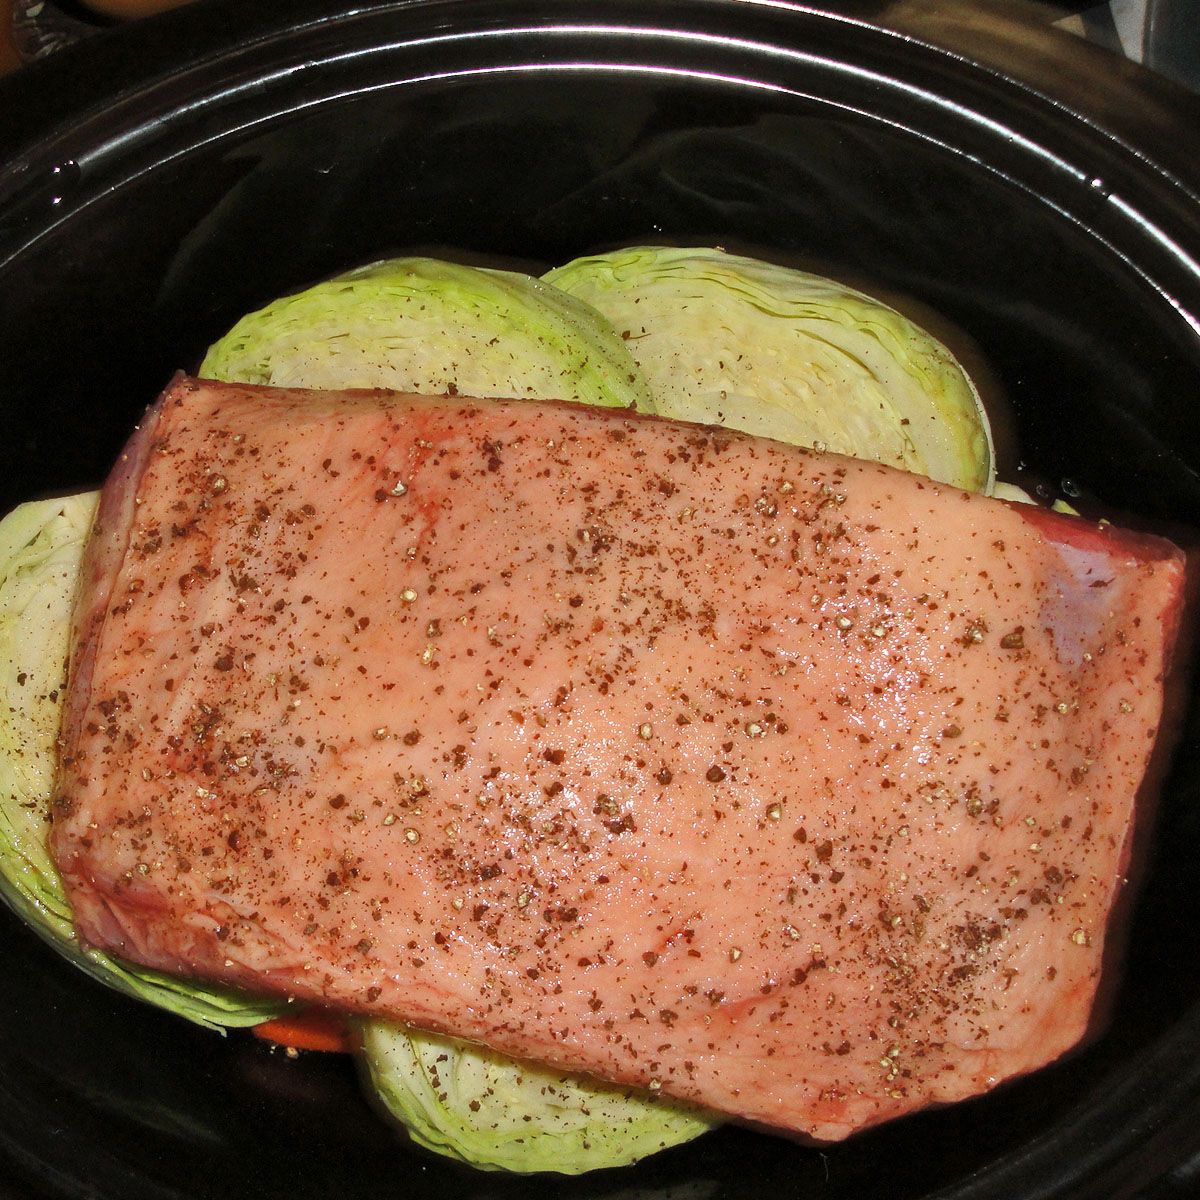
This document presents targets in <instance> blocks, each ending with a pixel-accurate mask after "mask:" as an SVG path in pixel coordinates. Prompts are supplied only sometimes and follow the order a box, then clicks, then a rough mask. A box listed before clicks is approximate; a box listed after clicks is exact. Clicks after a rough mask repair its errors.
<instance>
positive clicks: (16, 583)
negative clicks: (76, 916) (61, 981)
mask: <svg viewBox="0 0 1200 1200" xmlns="http://www.w3.org/2000/svg"><path fill="white" fill-rule="evenodd" d="M97 497H98V493H97V492H85V493H82V494H80V495H75V496H66V497H62V498H59V499H53V500H38V501H33V502H31V503H29V504H22V505H21V506H20V507H19V508H16V509H14V510H13V512H11V513H10V514H9V515H8V516H7V517H5V518H4V520H3V521H0V895H3V897H4V899H5V900H6V901H7V902H8V904H9V906H10V907H11V908H12V909H13V910H14V911H15V912H16V913H17V915H18V916H20V917H22V918H23V919H24V920H25V922H26V923H27V924H28V925H29V926H30V927H31V928H32V929H34V930H35V931H36V932H37V933H38V934H39V935H40V936H41V937H42V938H44V939H45V940H46V941H47V942H49V943H50V944H51V945H52V946H53V947H54V948H55V949H56V950H58V951H59V952H60V953H61V954H63V955H65V956H66V957H67V958H68V959H70V960H71V961H72V962H73V963H75V964H76V965H77V966H78V967H80V968H82V969H83V970H84V971H86V972H87V973H88V974H89V975H91V976H92V977H93V978H95V979H98V980H100V982H102V983H105V984H107V985H108V986H109V987H112V988H115V989H116V990H117V991H119V992H124V993H125V994H126V995H129V996H134V997H136V998H137V999H139V1000H145V1001H147V1002H148V1003H150V1004H155V1005H157V1006H158V1007H160V1008H166V1009H170V1010H171V1011H172V1012H174V1013H177V1014H178V1015H179V1016H182V1017H186V1018H187V1019H188V1020H190V1021H194V1022H196V1023H197V1024H199V1025H205V1026H209V1027H212V1028H224V1027H226V1026H241V1025H255V1024H257V1023H258V1022H260V1021H264V1020H266V1019H267V1018H268V1017H271V1016H277V1015H278V1014H279V1013H280V1011H281V1010H282V1009H283V1008H284V1007H285V1006H284V1005H283V1004H281V1003H280V1002H278V1001H271V1000H264V999H262V998H260V997H255V996H250V995H247V994H246V993H244V992H240V991H235V990H233V989H230V988H223V987H217V986H210V985H206V984H200V983H196V982H194V981H192V980H186V979H180V978H177V977H175V976H173V975H167V974H164V973H163V972H161V971H153V970H150V969H148V968H144V967H136V966H133V965H131V964H128V963H123V962H118V961H117V960H115V959H113V958H110V957H109V956H108V955H107V954H104V953H103V952H101V951H99V950H95V949H93V948H91V947H88V946H83V945H81V944H80V942H79V939H78V938H77V937H76V935H75V929H74V925H73V924H72V916H71V905H70V902H69V901H68V900H67V897H66V894H65V892H64V890H63V883H62V878H61V877H60V875H59V873H58V869H57V867H56V866H55V865H54V860H53V859H52V858H51V856H50V850H49V846H48V838H49V832H50V803H51V793H52V788H53V786H54V774H55V768H56V762H57V753H58V751H57V744H56V743H57V738H58V728H59V722H60V718H61V715H62V708H63V702H64V697H65V689H66V682H65V681H66V674H67V659H68V655H69V652H70V638H71V606H72V603H73V599H74V595H75V585H76V580H77V579H78V575H79V566H80V561H81V559H82V557H83V549H84V545H85V543H86V541H87V537H88V533H89V531H90V529H91V523H92V516H93V514H94V512H95V509H96V500H97Z"/></svg>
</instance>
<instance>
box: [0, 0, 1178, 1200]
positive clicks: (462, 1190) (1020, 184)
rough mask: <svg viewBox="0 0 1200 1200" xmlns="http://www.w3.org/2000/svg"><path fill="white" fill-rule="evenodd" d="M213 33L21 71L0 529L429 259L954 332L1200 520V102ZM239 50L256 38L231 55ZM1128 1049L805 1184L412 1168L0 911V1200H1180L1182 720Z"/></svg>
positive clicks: (827, 55)
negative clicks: (607, 265)
mask: <svg viewBox="0 0 1200 1200" xmlns="http://www.w3.org/2000/svg"><path fill="white" fill-rule="evenodd" d="M339 7H340V6H338V5H332V4H320V3H316V2H315V0H299V2H297V0H292V2H284V0H275V2H273V3H260V4H238V3H233V2H229V3H223V2H221V0H215V2H213V3H203V4H200V5H198V6H197V7H195V8H190V9H183V10H179V11H177V12H175V13H172V14H170V15H169V16H167V17H166V18H163V19H162V20H159V21H153V22H148V23H146V24H144V25H141V26H137V27H133V28H129V29H125V30H120V31H116V32H114V33H113V34H111V35H107V34H106V35H102V36H100V37H97V38H96V39H94V40H92V41H90V42H88V43H85V44H83V45H81V46H79V47H77V48H76V49H75V50H71V51H67V52H63V53H62V54H61V55H60V56H59V57H58V58H57V59H52V60H50V61H48V62H47V63H45V64H43V65H38V66H35V67H30V68H26V69H25V70H24V71H22V72H21V73H20V74H19V75H18V76H17V77H16V78H13V79H9V80H6V81H0V114H3V118H0V119H10V118H12V117H13V116H14V115H19V119H18V120H17V121H16V122H14V123H13V125H12V126H11V127H8V128H6V127H5V126H3V125H0V157H2V159H3V162H2V163H0V339H2V340H0V363H2V368H0V463H2V470H0V493H2V495H0V504H2V506H3V508H5V509H7V508H8V507H10V506H11V505H13V504H15V503H16V502H18V501H19V500H22V499H26V498H29V497H31V496H33V495H36V494H39V493H42V492H46V491H49V490H53V489H60V488H68V489H78V488H80V487H83V486H89V485H94V484H95V483H96V482H97V481H98V480H99V479H100V478H101V477H102V476H103V474H104V472H105V470H106V468H107V467H108V465H109V464H110V463H111V462H112V460H113V458H114V456H115V454H116V453H117V451H118V449H119V447H120V445H121V443H122V442H123V440H124V438H125V437H126V436H127V435H128V433H129V430H130V428H131V426H132V424H133V422H134V421H135V420H136V418H137V415H138V413H139V412H140V410H141V409H142V408H143V407H144V405H145V404H146V403H147V402H148V401H149V400H150V399H152V397H153V396H154V395H155V393H156V392H157V390H158V389H159V388H160V387H161V386H162V385H163V383H164V382H165V381H166V380H167V378H168V377H169V376H170V374H171V373H172V371H174V370H175V369H176V368H178V367H188V366H192V365H194V364H195V363H196V362H197V361H198V358H199V356H200V355H201V353H202V351H203V349H204V347H205V346H206V345H207V344H208V343H209V342H210V341H211V340H212V339H213V338H215V337H216V336H218V335H219V334H220V333H222V332H223V331H224V330H225V329H226V328H227V327H228V325H229V324H230V323H231V322H232V321H233V320H234V319H235V318H236V317H237V316H239V315H240V314H241V313H242V312H244V311H246V310H247V309H249V308H251V307H253V306H256V305H258V304H259V303H261V302H263V301H265V300H267V299H268V298H270V297H272V296H274V295H276V294H278V293H281V292H283V291H286V290H288V289H294V288H296V287H297V286H299V285H302V284H304V283H306V282H308V281H311V280H315V279H317V278H319V277H321V276H323V275H326V274H328V273H331V272H333V271H336V270H339V269H344V268H346V267H349V266H351V265H354V264H357V263H360V262H365V261H369V260H371V259H376V258H380V257H383V256H385V255H388V254H392V253H395V252H398V251H405V250H410V249H429V248H447V249H448V250H451V251H453V252H454V253H455V254H456V255H457V256H460V257H461V256H467V257H469V258H480V259H484V260H488V261H492V260H497V259H500V260H505V261H515V262H519V263H533V264H551V263H554V262H558V261H563V260H565V259H567V258H569V257H571V256H574V255H576V254H579V253H582V252H585V251H588V250H592V249H595V248H598V247H604V246H609V245H615V244H623V243H634V242H646V241H659V240H665V241H671V242H698V243H709V244H719V245H724V246H727V247H734V248H740V247H751V248H757V249H758V250H759V251H760V252H761V253H763V254H764V255H766V256H774V257H777V258H780V259H782V260H786V261H798V262H804V263H815V264H819V265H821V266H823V267H824V268H825V269H827V270H829V271H830V272H831V273H840V274H843V275H845V276H847V277H849V278H851V279H853V280H858V281H863V280H867V281H873V282H874V283H875V284H876V285H877V286H878V287H879V288H881V289H885V290H887V291H888V292H889V293H894V294H897V295H900V296H903V297H907V298H909V299H911V300H912V301H915V302H916V303H918V304H919V305H922V306H926V307H927V308H928V309H932V310H934V311H935V312H936V313H939V314H941V315H942V316H943V317H945V318H946V319H947V320H948V321H950V322H952V323H953V324H954V325H955V326H957V327H958V328H960V329H961V330H963V331H965V332H966V334H967V335H968V337H969V338H970V339H971V340H972V341H973V343H974V347H975V349H976V350H977V351H978V353H979V354H980V355H981V356H982V359H983V360H984V361H985V362H986V364H987V366H988V368H989V370H990V372H991V375H992V376H993V378H994V382H995V386H996V389H997V391H998V392H1000V393H1003V395H1004V396H1005V397H1006V398H1007V402H1008V404H1009V405H1010V406H1011V414H1012V429H1013V433H1014V438H1015V440H1014V443H1013V444H1014V446H1015V450H1014V451H1013V452H1012V453H1011V455H1010V458H1009V462H1008V469H1009V472H1010V474H1011V473H1012V472H1013V471H1015V470H1017V469H1018V466H1020V467H1021V468H1022V469H1023V470H1024V471H1025V472H1026V477H1027V478H1030V479H1033V480H1035V481H1041V483H1042V484H1043V485H1044V487H1045V488H1046V489H1047V490H1049V491H1056V490H1065V491H1066V492H1068V493H1069V494H1071V495H1072V496H1075V495H1079V494H1082V496H1083V498H1084V501H1085V502H1087V503H1093V502H1094V503H1096V504H1098V505H1099V506H1100V508H1101V509H1102V510H1103V511H1105V512H1112V513H1115V512H1119V511H1128V512H1130V513H1133V514H1136V515H1137V516H1138V517H1141V518H1146V519H1149V520H1150V521H1152V522H1164V521H1166V522H1171V523H1177V524H1180V525H1183V526H1186V527H1191V528H1193V529H1195V528H1200V479H1198V476H1197V472H1198V470H1200V436H1198V432H1197V430H1198V422H1197V398H1198V396H1200V332H1198V331H1200V324H1198V322H1200V266H1198V264H1197V258H1198V257H1200V202H1198V200H1197V196H1198V194H1200V189H1198V181H1200V169H1198V168H1197V167H1196V166H1195V163H1196V162H1197V161H1200V110H1198V108H1197V106H1196V103H1195V101H1194V99H1191V98H1189V97H1188V96H1187V95H1186V94H1185V93H1183V92H1182V91H1178V92H1177V91H1175V90H1173V89H1171V88H1170V87H1168V86H1166V85H1163V84H1160V83H1158V82H1157V81H1155V80H1153V79H1151V78H1150V76H1149V75H1148V74H1145V73H1143V72H1141V71H1140V70H1139V69H1137V68H1135V67H1130V66H1127V65H1125V64H1121V63H1118V62H1117V61H1116V60H1115V59H1114V58H1111V57H1110V56H1108V55H1107V54H1106V53H1105V52H1102V51H1095V50H1093V49H1092V48H1089V47H1086V46H1084V45H1082V44H1081V43H1077V42H1075V41H1073V40H1071V39H1070V38H1069V37H1067V36H1066V35H1060V34H1056V33H1052V32H1048V31H1046V30H1044V29H1042V28H1041V27H1039V26H1036V25H1035V24H1034V23H1033V22H1032V21H1028V20H1026V19H1025V17H1024V16H1023V12H1024V10H1021V9H1014V8H1013V6H1011V5H1006V6H989V5H982V6H981V5H978V4H971V3H964V4H963V5H961V6H956V5H955V4H945V3H943V4H933V3H912V2H910V3H899V4H869V3H860V4H857V5H853V6H842V7H841V8H840V10H839V15H831V14H828V13H824V14H823V13H820V12H813V11H808V10H803V9H798V8H797V9H788V8H784V7H779V6H768V5H759V4H751V3H745V2H738V0H713V2H711V3H703V2H693V0H677V2H674V3H658V2H656V0H641V2H639V3H637V4H624V3H620V2H617V0H613V2H611V3H581V2H576V0H544V2H541V0H526V2H516V3H507V2H504V0H496V2H493V3H488V2H486V0H478V2H476V0H457V2H456V0H427V2H425V3H408V4H404V3H390V4H389V3H382V4H380V3H367V4H365V5H362V4H360V5H357V6H346V11H342V12H339V11H336V10H337V9H338V8H339ZM235 47H240V48H235ZM1183 720H1184V733H1183V738H1182V747H1181V750H1180V752H1179V754H1178V755H1177V758H1176V765H1175V767H1174V769H1173V771H1172V773H1171V775H1170V777H1169V779H1168V782H1167V786H1166V789H1165V793H1164V798H1163V802H1162V804H1161V807H1160V813H1159V821H1158V826H1157V831H1156V836H1155V838H1154V840H1153V842H1152V844H1151V846H1150V848H1149V852H1148V853H1149V857H1148V864H1147V869H1146V877H1145V884H1144V888H1143V890H1142V893H1141V897H1140V900H1139V903H1138V904H1137V907H1136V909H1135V910H1134V913H1133V926H1132V937H1131V939H1130V948H1129V954H1128V960H1127V963H1126V965H1125V967H1124V969H1123V971H1122V973H1121V975H1120V978H1119V981H1118V986H1117V990H1116V993H1115V997H1114V1000H1113V1007H1112V1015H1111V1022H1110V1024H1109V1026H1108V1028H1107V1031H1106V1032H1105V1033H1104V1034H1103V1036H1101V1037H1100V1038H1099V1039H1098V1040H1097V1041H1095V1042H1094V1043H1093V1044H1092V1045H1091V1046H1089V1047H1088V1048H1087V1049H1086V1050H1084V1051H1083V1052H1081V1053H1079V1054H1077V1055H1075V1056H1073V1057H1071V1058H1070V1059H1068V1060H1067V1061H1065V1062H1062V1063H1060V1064H1058V1065H1056V1066H1054V1067H1052V1068H1050V1069H1048V1070H1046V1071H1044V1072H1042V1073H1040V1074H1038V1075H1036V1076H1034V1077H1032V1078H1029V1079H1026V1080H1023V1081H1019V1082H1017V1083H1015V1084H1012V1085H1009V1086H1007V1087H1003V1088H1001V1089H1000V1090H999V1091H998V1092H996V1093H995V1094H993V1095H991V1096H989V1097H986V1098H984V1099H982V1100H980V1101H977V1102H973V1103H968V1104H964V1105H961V1106H958V1107H956V1108H953V1109H949V1110H945V1111H941V1112H933V1113H928V1114H924V1115H921V1116H918V1117H915V1118H911V1119H908V1120H905V1121H902V1122H900V1123H897V1124H894V1125H892V1126H890V1127H885V1128H882V1129H879V1130H876V1131H873V1132H870V1133H867V1134H864V1135H861V1136H859V1137H857V1138H855V1139H853V1140H851V1141H850V1142H848V1143H846V1144H843V1145H839V1146H833V1147H827V1148H825V1149H822V1150H816V1149H811V1148H805V1147H801V1146H797V1145H793V1144H791V1143H789V1142H786V1141H783V1140H779V1139H775V1138H769V1137H765V1136H761V1135H759V1134H756V1133H753V1132H749V1131H744V1130H737V1129H732V1128H729V1129H724V1130H721V1131H718V1132H716V1133H714V1134H711V1135H709V1136H707V1137H705V1138H703V1139H701V1140H700V1141H698V1142H696V1143H693V1144H692V1145H690V1146H686V1147H683V1148H681V1149H678V1150H676V1151H671V1152H668V1153H666V1154H663V1155H661V1156H660V1157H658V1158H655V1159H651V1160H649V1161H648V1162H646V1163H644V1164H642V1165H641V1166H639V1167H636V1168H632V1169H629V1170H624V1171H617V1172H606V1173H601V1174H600V1175H598V1176H595V1177H591V1178H587V1179H583V1180H564V1179H562V1178H560V1177H556V1176H541V1177H537V1178H534V1179H530V1180H520V1179H513V1178H506V1177H498V1176H495V1175H484V1174H480V1173H476V1172H472V1171H470V1170H467V1169H465V1168H458V1167H455V1166H453V1165H450V1164H448V1163H445V1162H442V1161H440V1160H436V1159H433V1158H431V1157H429V1156H426V1155H424V1154H421V1153H419V1152H417V1151H415V1150H413V1149H411V1148H409V1147H408V1146H407V1145H406V1144H404V1142H403V1141H402V1140H401V1139H400V1138H398V1137H397V1136H396V1135H395V1134H394V1133H392V1132H390V1131H389V1130H388V1129H387V1128H385V1127H384V1125H383V1124H382V1123H380V1122H379V1121H378V1120H377V1119H376V1118H375V1116H374V1115H373V1114H372V1113H371V1112H370V1111H369V1109H368V1107H367V1105H366V1103H365V1102H364V1101H363V1100H362V1099H361V1098H360V1094H359V1090H358V1087H357V1084H356V1081H355V1079H354V1077H353V1074H352V1070H351V1068H350V1067H349V1066H348V1064H347V1063H346V1062H345V1061H344V1060H342V1059H338V1058H329V1057H323V1056H319V1055H309V1056H305V1057H304V1058H302V1059H301V1060H300V1061H298V1062H297V1061H292V1060H290V1059H288V1058H287V1057H285V1056H284V1055H282V1054H281V1053H277V1052H272V1051H269V1050H267V1049H266V1048H265V1047H264V1046H263V1045H261V1044H260V1043H258V1042H257V1041H255V1040H253V1039H252V1038H251V1037H250V1036H249V1035H246V1034H235V1035H231V1036H230V1037H228V1038H226V1039H224V1040H222V1039H220V1038H218V1037H216V1036H215V1035H213V1034H210V1033H205V1032H203V1031H200V1030H197V1029H194V1028H192V1027H190V1026H187V1025H184V1024H183V1023H182V1022H179V1021H177V1020H174V1019H172V1018H170V1017H167V1016H164V1015H162V1014H159V1013H157V1012H154V1011H150V1010H148V1009H144V1008H141V1007H139V1006H137V1005H136V1004H134V1003H132V1002H126V1001H124V1000H122V999H121V998H120V997H116V996H114V995H111V994H109V993H108V992H107V991H105V990H103V989H102V988H100V987H98V986H96V985H93V984H92V983H91V982H90V981H88V980H86V979H84V978H83V977H82V976H80V975H79V974H77V973H76V972H75V971H74V970H73V969H71V968H70V967H67V966H65V965H63V964H62V963H61V962H60V961H59V960H58V959H57V958H56V957H55V956H54V955H53V954H52V953H51V952H49V951H48V950H46V949H44V948H43V947H42V945H41V944H40V943H39V942H38V941H37V940H36V939H35V938H34V937H33V936H31V935H30V934H29V933H27V932H26V931H25V930H24V929H23V928H22V927H21V926H20V925H19V923H18V922H16V921H15V920H14V919H11V918H9V916H8V914H7V913H0V979H2V980H3V986H2V987H0V1194H2V1195H4V1196H11V1197H25V1196H37V1197H42V1196H54V1197H96V1198H101V1197H103V1198H105V1200H109V1198H113V1200H143V1198H144V1200H150V1198H154V1200H160V1198H161V1200H166V1198H168V1197H170V1198H178V1200H191V1198H194V1197H213V1198H214V1200H215V1198H218V1197H220V1198H226V1197H228V1198H237V1197H243V1196H245V1197H255V1198H257V1200H275V1198H279V1200H285V1198H286V1200H301V1198H308V1197H312V1198H314V1200H315V1198H318V1197H320V1198H325V1197H330V1198H333V1197H337V1198H338V1200H343V1198H345V1197H348V1196H355V1197H386V1196H397V1197H399V1196H403V1197H413V1198H416V1197H426V1196H438V1197H447V1196H454V1197H459V1196H462V1197H480V1198H482V1197H488V1198H493V1197H495V1198H502V1197H524V1196H533V1197H539V1196H545V1197H550V1196H586V1197H609V1198H613V1200H615V1198H617V1197H620V1198H626V1197H629V1198H632V1197H646V1198H655V1200H717V1198H721V1197H768V1196H819V1197H822V1198H824V1200H843V1198H851V1197H854V1198H860V1200H861V1198H864V1197H871V1198H878V1200H905V1198H909V1197H932V1196H937V1197H944V1198H948V1197H963V1198H965V1197H974V1198H982V1197H996V1198H999V1197H1005V1198H1010V1197H1050V1196H1072V1197H1083V1196H1086V1197H1127V1196H1148V1197H1156V1196H1157V1197H1166V1196H1184V1195H1194V1194H1197V1189H1198V1188H1200V1157H1197V1155H1198V1151H1200V1007H1198V1006H1197V996H1198V994H1200V952H1198V950H1200V939H1198V937H1197V930H1198V929H1200V886H1198V885H1200V867H1197V858H1196V852H1195V847H1196V846H1197V845H1198V844H1200V795H1198V794H1197V793H1198V791H1200V788H1198V782H1200V774H1198V773H1197V762H1196V759H1197V753H1196V742H1197V737H1196V705H1195V703H1194V702H1189V704H1188V705H1187V709H1186V712H1185V715H1184V718H1183Z"/></svg>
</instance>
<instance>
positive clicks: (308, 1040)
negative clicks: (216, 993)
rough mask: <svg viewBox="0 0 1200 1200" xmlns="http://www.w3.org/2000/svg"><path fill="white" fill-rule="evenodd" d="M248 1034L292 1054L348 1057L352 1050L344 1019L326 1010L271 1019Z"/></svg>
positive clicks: (337, 1013) (330, 1010) (307, 1010)
mask: <svg viewBox="0 0 1200 1200" xmlns="http://www.w3.org/2000/svg"><path fill="white" fill-rule="evenodd" d="M252 1032H253V1034H254V1036H255V1037H259V1038H262V1039H263V1040H264V1041H267V1042H274V1043H275V1044H276V1045H278V1046H287V1047H289V1048H290V1049H294V1050H324V1051H328V1052H330V1053H334V1054H348V1053H349V1052H350V1050H351V1048H352V1039H351V1033H350V1026H349V1025H348V1024H347V1022H346V1018H345V1017H344V1016H343V1015H342V1014H341V1013H339V1012H335V1011H334V1010H333V1009H328V1008H305V1009H301V1011H300V1012H297V1013H294V1014H289V1015H288V1016H285V1017H275V1018H274V1019H273V1020H270V1021H263V1022H262V1023H261V1024H258V1025H255V1026H254V1027H253V1029H252Z"/></svg>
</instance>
